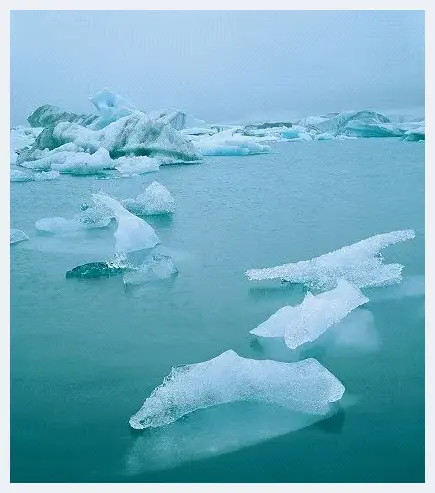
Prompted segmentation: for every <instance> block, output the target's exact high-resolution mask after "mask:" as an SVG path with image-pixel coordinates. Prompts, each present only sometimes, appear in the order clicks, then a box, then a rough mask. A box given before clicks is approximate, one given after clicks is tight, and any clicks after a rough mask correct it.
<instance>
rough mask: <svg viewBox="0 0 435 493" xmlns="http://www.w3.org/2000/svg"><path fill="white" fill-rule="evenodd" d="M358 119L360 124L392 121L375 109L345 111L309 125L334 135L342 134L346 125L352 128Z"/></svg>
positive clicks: (381, 123) (376, 124)
mask: <svg viewBox="0 0 435 493" xmlns="http://www.w3.org/2000/svg"><path fill="white" fill-rule="evenodd" d="M352 121H358V122H359V125H369V126H370V125H372V126H373V125H374V126H375V127H376V126H378V125H383V124H386V123H390V119H389V118H387V117H386V116H384V115H381V114H380V113H376V112H375V111H370V110H364V111H344V112H342V113H338V114H337V113H335V114H332V115H329V116H325V117H323V121H318V122H317V123H315V124H312V125H309V128H312V129H314V130H315V131H316V132H317V133H325V132H328V133H331V134H333V135H338V134H342V133H344V132H345V130H346V127H348V128H351V127H350V125H351V122H352Z"/></svg>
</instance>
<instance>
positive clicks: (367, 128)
mask: <svg viewBox="0 0 435 493" xmlns="http://www.w3.org/2000/svg"><path fill="white" fill-rule="evenodd" d="M342 132H343V134H344V135H347V136H349V137H360V138H373V137H400V136H402V135H403V133H404V131H403V130H402V129H401V128H400V127H399V126H398V125H394V124H391V123H379V122H376V121H375V122H372V121H370V120H369V121H366V120H353V119H352V120H350V121H349V122H348V123H346V125H345V127H344V128H343V129H342Z"/></svg>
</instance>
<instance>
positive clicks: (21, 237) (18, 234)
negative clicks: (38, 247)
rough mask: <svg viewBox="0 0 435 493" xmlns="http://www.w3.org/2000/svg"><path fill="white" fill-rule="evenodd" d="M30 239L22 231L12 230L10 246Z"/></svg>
mask: <svg viewBox="0 0 435 493" xmlns="http://www.w3.org/2000/svg"><path fill="white" fill-rule="evenodd" d="M28 239H29V237H28V236H27V235H26V233H25V232H24V231H21V229H13V228H11V229H10V244H11V245H13V244H15V243H20V241H26V240H28Z"/></svg>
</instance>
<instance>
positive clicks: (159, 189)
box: [121, 181, 175, 216]
mask: <svg viewBox="0 0 435 493" xmlns="http://www.w3.org/2000/svg"><path fill="white" fill-rule="evenodd" d="M121 204H122V205H123V206H124V207H125V208H126V209H127V210H129V211H130V212H132V213H133V214H136V215H138V216H147V215H156V214H171V213H173V212H175V199H174V197H173V196H172V195H171V192H170V191H169V190H168V189H167V188H165V187H164V186H163V185H161V184H160V183H159V182H157V181H153V182H152V183H151V184H150V185H148V187H147V188H146V189H145V190H144V191H143V192H142V193H141V194H139V195H138V196H137V197H136V198H135V199H125V200H123V201H122V202H121Z"/></svg>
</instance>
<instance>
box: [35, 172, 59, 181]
mask: <svg viewBox="0 0 435 493" xmlns="http://www.w3.org/2000/svg"><path fill="white" fill-rule="evenodd" d="M59 176H60V173H59V171H41V172H40V173H35V174H34V175H33V179H34V180H35V181H49V180H56V179H57V178H59Z"/></svg>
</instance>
